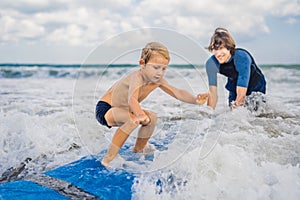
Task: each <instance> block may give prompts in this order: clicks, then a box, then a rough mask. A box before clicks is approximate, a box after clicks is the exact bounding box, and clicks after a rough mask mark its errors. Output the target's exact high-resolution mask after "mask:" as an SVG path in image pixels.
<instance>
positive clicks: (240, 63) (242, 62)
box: [206, 49, 252, 88]
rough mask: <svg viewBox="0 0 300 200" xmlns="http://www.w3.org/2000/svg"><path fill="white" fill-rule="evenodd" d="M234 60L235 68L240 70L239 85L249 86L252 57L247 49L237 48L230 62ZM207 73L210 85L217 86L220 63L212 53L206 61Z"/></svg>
mask: <svg viewBox="0 0 300 200" xmlns="http://www.w3.org/2000/svg"><path fill="white" fill-rule="evenodd" d="M232 60H233V62H234V65H235V69H236V71H237V72H238V79H237V86H241V87H246V88H247V87H248V83H249V79H250V69H251V67H250V66H251V63H252V60H251V57H250V55H249V54H248V53H246V51H243V50H241V49H237V50H236V51H235V54H234V55H232V56H231V58H230V59H229V60H228V62H231V61H232ZM206 73H207V76H208V83H209V85H210V86H217V73H220V64H219V62H218V60H217V59H216V57H215V56H214V55H212V56H211V57H210V58H209V59H208V60H207V61H206Z"/></svg>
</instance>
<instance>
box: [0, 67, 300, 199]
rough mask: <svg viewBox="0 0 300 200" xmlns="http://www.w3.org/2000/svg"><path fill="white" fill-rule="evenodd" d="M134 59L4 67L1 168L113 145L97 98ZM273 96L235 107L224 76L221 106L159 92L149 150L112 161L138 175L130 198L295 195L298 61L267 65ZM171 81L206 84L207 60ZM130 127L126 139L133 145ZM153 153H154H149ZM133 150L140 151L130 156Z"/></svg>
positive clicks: (50, 163)
mask: <svg viewBox="0 0 300 200" xmlns="http://www.w3.org/2000/svg"><path fill="white" fill-rule="evenodd" d="M136 69H138V66H135V65H114V66H106V65H99V66H97V65H95V66H80V65H34V64H33V65H14V64H12V65H11V64H10V65H5V64H3V65H1V67H0V102H1V104H0V131H1V132H0V134H1V135H0V136H1V137H0V175H1V174H2V173H5V172H6V171H7V170H8V169H9V168H14V169H16V168H18V167H19V166H20V164H21V163H27V164H26V167H25V169H22V171H21V170H20V172H19V173H20V174H19V177H21V176H26V174H28V173H29V174H30V173H40V172H44V171H47V170H50V169H53V168H55V167H58V166H61V165H63V164H66V163H69V162H72V161H74V160H77V159H79V158H81V157H82V156H86V155H89V154H94V155H97V154H99V152H103V151H104V150H106V149H107V148H108V145H109V141H110V140H111V138H112V136H113V134H114V131H115V130H116V129H115V128H112V129H108V128H106V127H104V126H101V125H99V124H98V122H97V121H96V119H95V116H94V110H95V105H96V103H97V101H98V99H99V98H100V97H101V95H103V94H104V92H105V91H106V90H107V89H108V88H109V87H110V86H111V85H112V84H113V83H114V82H115V81H117V80H118V79H120V78H122V77H123V76H125V75H126V74H128V73H130V72H131V71H133V70H136ZM262 71H263V73H264V74H265V77H266V80H267V95H266V96H265V98H266V100H267V103H266V104H262V105H261V106H260V108H259V109H258V110H256V111H253V110H249V109H247V108H238V109H234V110H230V109H229V108H228V106H227V95H228V94H227V91H226V90H225V89H224V84H225V83H226V79H225V78H223V77H222V76H220V77H219V82H218V93H219V101H218V105H217V108H216V110H214V111H213V110H212V109H210V108H208V107H207V106H197V105H190V104H185V103H182V102H180V101H178V100H176V99H173V98H172V97H170V96H169V95H167V94H165V93H164V92H162V90H160V89H157V90H156V91H154V92H153V93H152V94H150V95H149V97H148V98H147V99H146V100H145V101H144V102H142V107H143V108H145V109H149V110H152V111H154V112H156V113H157V115H158V124H157V128H156V130H155V132H154V134H153V136H152V138H151V140H150V142H149V143H150V144H151V145H153V146H154V148H155V150H154V152H153V153H152V154H151V155H148V156H146V155H137V156H136V155H134V154H132V153H131V152H130V151H129V150H128V151H125V152H123V153H122V154H120V156H118V157H117V158H116V159H115V160H114V161H113V162H112V166H114V167H119V168H124V169H126V170H127V171H130V172H132V173H134V174H135V175H136V178H135V180H134V184H133V186H132V191H133V196H132V198H133V199H299V197H300V168H299V167H300V165H299V164H300V139H299V137H300V118H299V116H300V114H299V113H300V96H299V93H300V81H299V77H300V66H297V65H294V66H288V65H284V66H275V65H268V66H263V67H262ZM165 76H166V79H167V80H168V81H169V83H170V84H172V85H174V86H176V87H178V88H181V89H185V90H187V91H189V92H191V93H193V94H198V93H203V92H206V91H207V90H208V86H207V78H206V73H205V69H204V68H203V67H201V66H186V65H184V66H183V65H182V66H180V65H176V66H170V67H169V68H168V69H167V72H166V75H165ZM135 138H136V132H134V133H132V135H131V136H130V137H129V139H128V140H127V141H126V143H125V145H127V146H128V147H131V146H132V145H133V144H134V142H135ZM149 156H150V157H149ZM130 157H135V159H131V158H130Z"/></svg>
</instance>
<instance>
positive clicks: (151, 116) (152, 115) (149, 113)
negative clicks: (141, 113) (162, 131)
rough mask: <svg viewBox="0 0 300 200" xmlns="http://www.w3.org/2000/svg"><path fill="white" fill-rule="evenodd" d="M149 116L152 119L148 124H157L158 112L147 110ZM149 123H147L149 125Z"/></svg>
mask: <svg viewBox="0 0 300 200" xmlns="http://www.w3.org/2000/svg"><path fill="white" fill-rule="evenodd" d="M146 114H147V116H148V117H149V119H150V121H149V123H148V124H151V125H155V124H156V122H157V115H156V113H154V112H152V111H147V112H146ZM148 124H147V125H148Z"/></svg>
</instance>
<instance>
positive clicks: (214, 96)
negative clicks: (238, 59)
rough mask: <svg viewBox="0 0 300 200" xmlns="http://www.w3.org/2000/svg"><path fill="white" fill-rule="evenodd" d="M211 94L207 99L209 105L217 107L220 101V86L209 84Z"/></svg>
mask: <svg viewBox="0 0 300 200" xmlns="http://www.w3.org/2000/svg"><path fill="white" fill-rule="evenodd" d="M209 92H210V94H209V96H208V100H207V105H208V106H210V107H212V108H213V109H215V107H216V105H217V102H218V88H217V86H213V85H211V86H209Z"/></svg>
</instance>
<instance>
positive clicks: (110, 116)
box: [101, 108, 138, 167]
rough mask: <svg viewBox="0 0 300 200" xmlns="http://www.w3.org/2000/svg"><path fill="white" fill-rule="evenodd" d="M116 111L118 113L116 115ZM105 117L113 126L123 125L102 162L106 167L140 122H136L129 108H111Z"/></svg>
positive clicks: (116, 133)
mask: <svg viewBox="0 0 300 200" xmlns="http://www.w3.org/2000/svg"><path fill="white" fill-rule="evenodd" d="M114 113H117V114H115V115H114ZM105 118H106V120H107V122H108V124H109V125H111V126H119V125H121V124H122V125H121V126H120V127H119V128H118V129H117V131H116V132H115V134H114V136H113V138H112V142H111V144H110V147H109V149H108V151H107V153H106V155H105V156H104V158H103V159H102V161H101V164H102V165H103V166H105V167H108V166H109V163H110V162H111V161H112V160H113V159H114V158H115V157H116V155H117V154H118V152H119V150H120V148H121V147H122V145H123V144H124V142H125V141H126V139H127V138H128V136H129V134H130V133H131V132H132V131H133V130H134V129H136V127H137V126H138V124H135V123H134V120H133V118H132V116H130V114H129V113H128V111H127V110H124V109H119V108H112V109H110V110H109V111H108V112H107V113H106V115H105Z"/></svg>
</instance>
